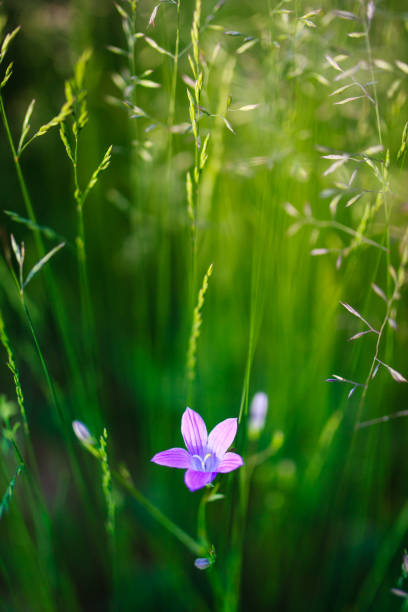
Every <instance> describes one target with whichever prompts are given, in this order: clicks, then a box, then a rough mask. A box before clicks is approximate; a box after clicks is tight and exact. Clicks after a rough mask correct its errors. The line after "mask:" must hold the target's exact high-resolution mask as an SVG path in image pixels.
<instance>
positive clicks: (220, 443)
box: [208, 419, 238, 459]
mask: <svg viewBox="0 0 408 612" xmlns="http://www.w3.org/2000/svg"><path fill="white" fill-rule="evenodd" d="M237 421H238V419H225V421H221V423H218V425H216V426H215V427H214V429H213V430H212V431H211V433H210V435H209V436H208V448H209V449H210V450H212V452H213V453H215V454H216V455H217V457H218V458H219V459H222V458H223V456H224V453H226V452H227V450H228V449H229V447H230V446H231V444H232V443H233V441H234V438H235V436H236V435H237V427H238V423H237Z"/></svg>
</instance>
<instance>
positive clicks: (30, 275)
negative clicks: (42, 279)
mask: <svg viewBox="0 0 408 612" xmlns="http://www.w3.org/2000/svg"><path fill="white" fill-rule="evenodd" d="M64 246H65V242H62V243H61V244H59V245H58V246H56V247H54V248H53V249H51V251H49V252H48V253H47V254H46V255H44V257H42V258H41V259H40V261H39V262H38V263H36V264H35V266H34V267H33V268H31V270H30V272H29V273H28V276H27V278H26V279H25V281H24V284H23V287H27V285H28V283H29V282H30V281H31V280H32V278H33V277H34V276H35V275H36V274H37V272H39V271H40V270H41V268H42V267H43V266H45V264H46V263H47V262H48V261H49V260H50V259H51V257H53V256H54V255H55V254H56V253H57V252H58V251H59V250H60V249H62V247H64Z"/></svg>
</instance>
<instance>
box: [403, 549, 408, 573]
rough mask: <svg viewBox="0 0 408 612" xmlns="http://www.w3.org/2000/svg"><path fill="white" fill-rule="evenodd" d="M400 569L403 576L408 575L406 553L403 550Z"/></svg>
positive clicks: (407, 556) (407, 555)
mask: <svg viewBox="0 0 408 612" xmlns="http://www.w3.org/2000/svg"><path fill="white" fill-rule="evenodd" d="M402 571H403V572H404V574H405V576H408V554H407V553H406V552H404V556H403V558H402Z"/></svg>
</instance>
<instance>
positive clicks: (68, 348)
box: [0, 94, 83, 393]
mask: <svg viewBox="0 0 408 612" xmlns="http://www.w3.org/2000/svg"><path fill="white" fill-rule="evenodd" d="M0 113H1V117H2V120H3V125H4V128H5V131H6V134H7V140H8V143H9V146H10V150H11V153H12V157H13V162H14V165H15V169H16V173H17V179H18V183H19V186H20V190H21V194H22V197H23V201H24V205H25V208H26V211H27V215H28V218H29V219H30V221H31V222H32V223H33V224H35V226H37V225H38V224H37V219H36V216H35V213H34V208H33V205H32V201H31V197H30V194H29V191H28V188H27V184H26V182H25V178H24V175H23V172H22V169H21V165H20V160H19V157H18V155H17V151H16V147H15V144H14V140H13V137H12V134H11V131H10V126H9V122H8V118H7V114H6V110H5V107H4V102H3V98H2V96H1V94H0ZM34 240H35V244H36V247H37V251H38V253H39V256H40V258H42V257H43V256H44V255H45V252H46V251H45V248H44V243H43V240H42V238H41V234H40V232H39V230H38V229H34ZM44 276H45V280H46V283H47V288H48V291H49V294H50V303H51V305H52V306H53V307H54V316H55V320H56V323H57V325H58V327H59V329H60V332H61V336H62V340H63V344H64V348H65V352H66V355H67V358H68V363H69V366H70V369H71V372H72V373H73V377H74V381H75V385H76V388H77V390H78V392H79V393H82V389H83V386H82V379H81V376H80V372H79V368H78V363H77V360H76V357H75V353H74V350H73V347H72V339H71V337H70V334H69V332H68V325H67V318H66V314H65V310H64V307H63V305H62V302H61V297H60V293H59V292H58V290H57V287H56V283H55V280H54V277H53V275H52V272H51V271H50V270H49V269H48V268H46V269H45V270H44Z"/></svg>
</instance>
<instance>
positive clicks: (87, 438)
mask: <svg viewBox="0 0 408 612" xmlns="http://www.w3.org/2000/svg"><path fill="white" fill-rule="evenodd" d="M72 429H73V430H74V433H75V435H76V437H77V438H78V440H79V441H80V442H82V444H93V443H94V439H93V437H92V436H91V433H90V431H89V429H88V428H87V426H86V425H84V424H83V423H81V421H73V422H72Z"/></svg>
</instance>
